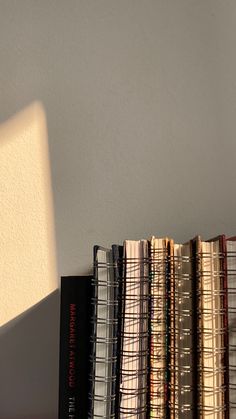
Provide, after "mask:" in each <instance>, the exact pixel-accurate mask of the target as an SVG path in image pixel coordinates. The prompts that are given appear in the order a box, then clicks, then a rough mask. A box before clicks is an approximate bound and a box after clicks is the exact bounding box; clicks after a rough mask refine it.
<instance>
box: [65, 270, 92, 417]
mask: <svg viewBox="0 0 236 419" xmlns="http://www.w3.org/2000/svg"><path fill="white" fill-rule="evenodd" d="M91 281H92V277H91V276H68V277H62V278H61V311H60V365H59V419H87V418H88V394H89V380H88V376H89V354H90V343H89V339H90V314H91V313H90V310H91Z"/></svg>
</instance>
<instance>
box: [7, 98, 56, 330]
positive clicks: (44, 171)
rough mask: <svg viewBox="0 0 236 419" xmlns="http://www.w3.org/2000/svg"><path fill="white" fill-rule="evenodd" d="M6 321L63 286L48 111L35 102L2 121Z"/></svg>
mask: <svg viewBox="0 0 236 419" xmlns="http://www.w3.org/2000/svg"><path fill="white" fill-rule="evenodd" d="M0 180H1V181H0V254H1V263H0V278H1V281H0V296H1V310H0V325H1V326H2V325H4V324H5V323H7V322H8V321H10V320H12V319H14V318H15V317H16V316H18V315H20V314H22V313H23V312H24V311H26V310H27V309H29V308H31V307H32V306H33V305H35V304H36V303H38V302H39V301H41V300H42V299H43V298H44V297H47V296H48V294H49V293H50V292H52V291H54V290H55V289H56V288H57V285H58V283H57V273H56V255H55V237H54V214H53V205H52V191H51V176H50V169H49V159H48V143H47V131H46V126H45V117H44V112H43V109H42V108H41V106H40V104H38V103H34V104H32V105H31V106H30V107H28V108H27V109H25V110H24V111H22V112H21V113H20V114H18V115H16V116H15V117H14V118H11V119H10V120H9V121H7V122H6V123H5V124H2V125H1V126H0Z"/></svg>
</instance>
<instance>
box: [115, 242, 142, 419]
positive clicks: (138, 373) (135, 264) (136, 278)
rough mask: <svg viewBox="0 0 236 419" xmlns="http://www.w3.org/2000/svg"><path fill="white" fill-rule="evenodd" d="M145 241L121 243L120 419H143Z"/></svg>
mask: <svg viewBox="0 0 236 419" xmlns="http://www.w3.org/2000/svg"><path fill="white" fill-rule="evenodd" d="M147 257H148V248H147V241H146V240H140V241H132V240H126V241H125V242H124V259H125V260H124V264H125V277H124V281H125V284H124V289H125V293H124V296H123V298H124V309H123V332H122V350H121V353H122V355H121V381H120V412H119V414H120V418H121V419H128V418H129V419H130V418H137V417H138V418H139V419H146V413H147V356H148V270H147V266H148V264H147ZM145 261H146V262H145Z"/></svg>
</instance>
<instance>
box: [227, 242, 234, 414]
mask: <svg viewBox="0 0 236 419" xmlns="http://www.w3.org/2000/svg"><path fill="white" fill-rule="evenodd" d="M226 249H227V280H228V293H227V295H228V330H229V334H228V346H227V347H228V365H229V379H228V383H229V409H230V416H229V417H230V419H236V237H230V238H227V240H226Z"/></svg>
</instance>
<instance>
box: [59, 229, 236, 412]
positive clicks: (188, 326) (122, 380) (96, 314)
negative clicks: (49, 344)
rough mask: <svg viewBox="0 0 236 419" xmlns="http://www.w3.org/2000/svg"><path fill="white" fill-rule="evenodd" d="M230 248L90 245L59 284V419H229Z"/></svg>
mask: <svg viewBox="0 0 236 419" xmlns="http://www.w3.org/2000/svg"><path fill="white" fill-rule="evenodd" d="M235 281H236V240H235V238H230V239H226V238H225V236H224V235H221V236H218V237H216V238H214V239H212V240H209V241H202V240H201V238H200V237H199V236H197V237H196V238H194V239H193V240H190V241H189V242H187V243H185V244H176V243H174V241H173V240H172V239H169V238H167V237H166V238H156V237H154V236H153V237H151V239H150V240H137V241H132V240H125V241H124V243H123V246H119V245H113V246H112V247H111V249H105V248H103V247H101V246H94V273H93V275H92V276H85V277H63V278H62V280H61V334H60V389H59V418H60V419H65V418H67V419H68V418H80V419H82V418H86V419H93V418H94V419H95V418H107V419H126V418H127V419H131V418H139V419H146V418H156V419H165V418H166V419H191V418H193V419H198V418H199V419H208V418H209V419H228V418H231V419H235V418H236V287H235V284H236V282H235Z"/></svg>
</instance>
